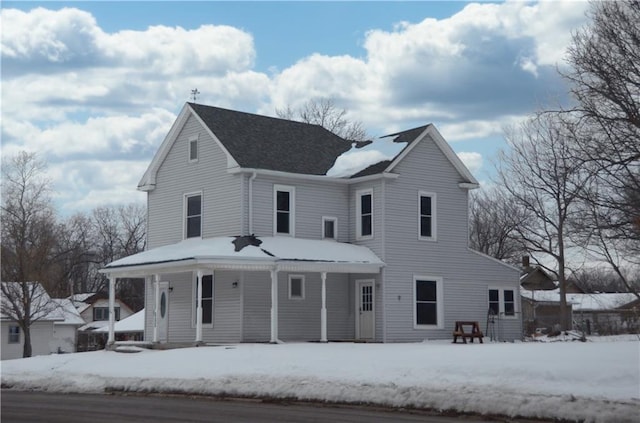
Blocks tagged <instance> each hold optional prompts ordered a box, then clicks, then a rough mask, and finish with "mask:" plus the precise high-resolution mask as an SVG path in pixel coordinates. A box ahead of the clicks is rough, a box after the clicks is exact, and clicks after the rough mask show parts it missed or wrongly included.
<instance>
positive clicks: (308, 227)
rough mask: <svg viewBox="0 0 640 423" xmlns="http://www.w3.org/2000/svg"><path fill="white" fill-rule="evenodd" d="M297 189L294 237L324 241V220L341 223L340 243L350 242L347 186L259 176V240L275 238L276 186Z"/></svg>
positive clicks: (255, 212) (256, 194) (256, 193)
mask: <svg viewBox="0 0 640 423" xmlns="http://www.w3.org/2000/svg"><path fill="white" fill-rule="evenodd" d="M274 185H288V186H292V187H295V191H296V194H295V201H296V204H295V210H296V212H295V234H296V237H297V238H307V239H321V238H322V216H332V217H336V218H337V219H338V241H341V242H346V241H348V240H349V233H350V231H349V215H348V208H347V206H346V203H347V201H348V196H349V188H348V186H347V185H343V184H334V183H328V182H315V181H306V180H300V179H284V178H274V177H266V176H262V175H259V176H258V177H257V178H256V179H255V180H254V181H253V216H254V219H253V222H254V225H253V230H254V233H255V234H256V235H258V236H272V235H273V233H274V231H273V210H274V205H273V186H274Z"/></svg>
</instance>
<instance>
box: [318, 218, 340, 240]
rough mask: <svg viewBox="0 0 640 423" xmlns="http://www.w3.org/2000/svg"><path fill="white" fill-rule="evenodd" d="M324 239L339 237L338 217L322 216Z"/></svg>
mask: <svg viewBox="0 0 640 423" xmlns="http://www.w3.org/2000/svg"><path fill="white" fill-rule="evenodd" d="M322 239H338V218H336V217H327V216H323V217H322Z"/></svg>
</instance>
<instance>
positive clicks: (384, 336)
mask: <svg viewBox="0 0 640 423" xmlns="http://www.w3.org/2000/svg"><path fill="white" fill-rule="evenodd" d="M381 209H382V225H381V226H382V231H381V232H382V234H381V235H382V248H381V250H382V261H383V262H385V263H386V262H387V226H386V224H385V223H386V221H387V180H386V179H384V178H383V179H382V207H381ZM386 276H387V275H386V271H385V267H383V268H382V269H380V279H381V281H380V283H381V285H382V289H381V290H380V291H382V292H381V293H380V308H381V310H380V314H381V316H380V317H381V319H380V320H381V321H382V342H383V343H386V342H387V320H386V319H385V314H386V313H385V311H386V310H385V298H386V291H387V283H386V280H385V278H386Z"/></svg>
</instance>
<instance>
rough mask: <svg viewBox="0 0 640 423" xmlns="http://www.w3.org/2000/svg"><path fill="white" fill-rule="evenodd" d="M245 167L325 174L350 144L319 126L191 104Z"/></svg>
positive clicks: (237, 160)
mask: <svg viewBox="0 0 640 423" xmlns="http://www.w3.org/2000/svg"><path fill="white" fill-rule="evenodd" d="M189 105H190V106H191V108H192V109H193V110H194V111H195V112H196V113H197V114H198V116H199V117H200V118H201V119H202V121H203V122H204V123H205V124H206V125H207V126H208V127H209V129H210V130H211V131H212V132H213V133H214V134H215V135H216V137H218V139H219V140H220V142H221V143H222V144H223V145H224V146H225V148H226V149H227V151H229V153H230V154H231V155H232V156H233V158H234V159H235V160H236V162H238V164H239V165H240V166H242V167H245V168H253V169H268V170H277V171H283V172H293V173H303V174H310V175H324V174H326V173H327V171H328V170H329V169H331V167H332V166H333V164H334V162H335V161H336V158H338V156H340V155H341V154H342V153H344V152H345V151H347V150H349V149H350V148H351V143H350V142H348V141H346V140H344V139H343V138H341V137H339V136H337V135H335V134H334V133H332V132H330V131H328V130H326V129H324V128H323V127H321V126H319V125H312V124H308V123H302V122H295V121H291V120H285V119H278V118H272V117H268V116H260V115H255V114H251V113H244V112H237V111H234V110H227V109H221V108H219V107H212V106H205V105H201V104H195V103H189Z"/></svg>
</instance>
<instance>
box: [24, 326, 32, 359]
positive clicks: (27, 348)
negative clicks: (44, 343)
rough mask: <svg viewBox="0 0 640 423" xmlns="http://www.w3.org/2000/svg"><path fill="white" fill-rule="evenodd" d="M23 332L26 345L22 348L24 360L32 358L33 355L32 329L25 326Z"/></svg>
mask: <svg viewBox="0 0 640 423" xmlns="http://www.w3.org/2000/svg"><path fill="white" fill-rule="evenodd" d="M22 331H23V332H24V345H23V346H22V357H23V358H26V357H31V354H32V350H31V327H30V326H25V327H24V328H22Z"/></svg>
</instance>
